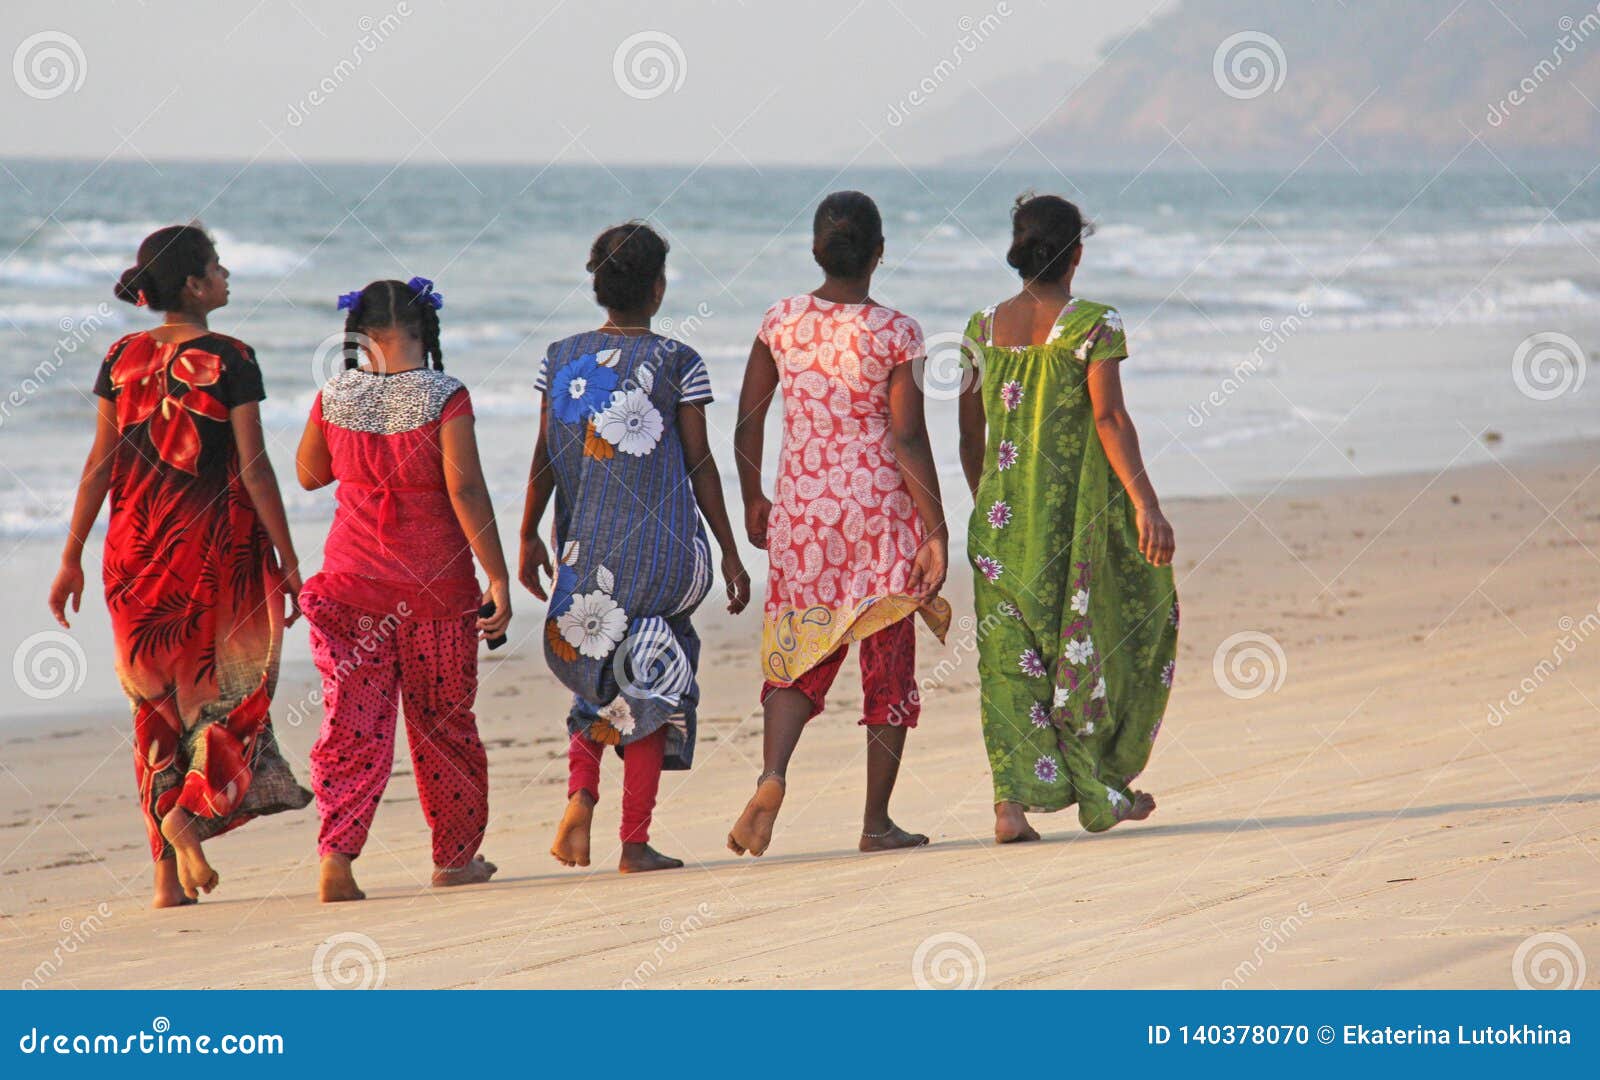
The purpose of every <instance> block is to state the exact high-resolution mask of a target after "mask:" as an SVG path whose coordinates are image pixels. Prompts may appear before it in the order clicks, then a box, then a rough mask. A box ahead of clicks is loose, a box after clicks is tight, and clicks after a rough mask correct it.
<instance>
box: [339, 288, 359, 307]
mask: <svg viewBox="0 0 1600 1080" xmlns="http://www.w3.org/2000/svg"><path fill="white" fill-rule="evenodd" d="M360 302H361V290H360V289H357V290H356V291H355V292H347V293H344V294H343V295H341V296H340V297H339V307H338V308H337V310H339V311H354V310H355V308H356V305H357V304H359V303H360Z"/></svg>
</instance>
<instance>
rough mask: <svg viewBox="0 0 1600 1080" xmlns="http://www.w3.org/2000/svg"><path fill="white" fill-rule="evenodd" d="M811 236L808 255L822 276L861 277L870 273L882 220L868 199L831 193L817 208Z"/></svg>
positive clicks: (855, 194) (857, 194)
mask: <svg viewBox="0 0 1600 1080" xmlns="http://www.w3.org/2000/svg"><path fill="white" fill-rule="evenodd" d="M811 235H812V241H811V253H812V255H813V257H814V258H815V259H816V260H817V265H818V266H820V267H822V269H823V270H824V271H825V272H826V273H828V274H830V275H832V276H834V277H842V278H859V277H863V276H865V275H866V274H867V273H869V272H870V271H871V270H872V260H873V259H874V258H875V257H876V256H877V254H878V246H879V245H880V244H882V243H883V216H882V215H881V214H879V213H878V204H877V203H875V202H873V201H872V199H871V198H870V197H869V196H867V195H864V194H862V193H861V192H859V191H835V192H834V193H833V194H832V195H829V196H828V197H827V198H825V199H823V200H822V202H821V203H820V204H818V206H817V213H816V216H815V217H814V218H812V221H811Z"/></svg>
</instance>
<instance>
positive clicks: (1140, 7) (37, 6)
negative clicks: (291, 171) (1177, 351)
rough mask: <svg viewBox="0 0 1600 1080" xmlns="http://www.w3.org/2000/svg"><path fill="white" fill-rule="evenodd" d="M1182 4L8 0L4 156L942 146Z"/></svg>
mask: <svg viewBox="0 0 1600 1080" xmlns="http://www.w3.org/2000/svg"><path fill="white" fill-rule="evenodd" d="M1168 6H1170V3H1167V4H1163V3H1161V2H1159V0H1135V2H1134V3H1131V4H1130V3H1113V2H1109V0H1097V2H1075V3H1073V2H1068V3H1063V2H1059V0H809V2H806V3H767V2H761V0H743V2H736V0H700V2H686V0H652V2H649V3H644V2H639V0H636V2H632V3H622V2H617V0H564V2H560V3H553V2H549V0H535V2H531V3H530V2H525V0H523V2H512V0H484V2H471V0H457V2H454V3H450V4H446V3H444V2H442V0H261V2H259V3H253V2H251V0H238V2H226V3H224V2H218V0H181V2H168V0H99V2H84V0H76V2H62V0H6V5H5V7H6V19H5V20H4V29H3V31H0V43H3V46H4V49H3V54H0V55H3V56H6V57H10V58H11V59H12V61H13V63H12V75H13V77H12V78H11V79H7V80H3V81H0V157H6V156H30V157H41V156H43V157H48V156H64V157H89V158H94V159H99V158H103V157H106V156H114V157H120V158H137V157H138V156H140V155H143V156H147V157H150V158H170V157H202V158H230V159H232V158H238V159H245V160H248V159H252V158H258V157H259V158H260V159H262V160H284V159H292V158H293V157H296V156H299V157H302V158H305V159H307V160H329V159H345V160H348V159H357V160H367V161H384V162H392V161H397V160H403V159H409V160H412V161H420V162H427V161H439V160H441V159H443V158H449V159H450V160H452V161H456V162H467V161H540V162H542V161H550V160H563V161H574V162H578V161H584V162H586V161H592V160H595V159H600V160H604V161H606V162H607V163H612V162H624V163H631V162H661V161H669V162H684V163H689V164H695V163H699V162H702V161H712V162H723V163H733V162H739V161H741V160H749V161H751V162H754V163H757V164H761V163H765V162H809V163H815V162H818V161H828V162H838V163H841V164H842V163H843V162H844V161H848V160H851V159H852V158H855V156H856V155H857V154H859V155H860V157H859V158H856V160H858V161H860V162H862V163H869V162H870V163H889V162H892V161H893V160H894V158H895V157H897V156H898V157H900V158H902V159H904V160H906V161H922V160H931V159H936V158H937V157H939V156H942V155H944V154H949V153H955V152H959V151H963V150H967V149H970V148H971V147H972V146H973V145H974V144H981V145H990V144H1002V145H1003V144H1007V143H1010V142H1011V141H1012V140H1013V139H1014V138H1015V131H1014V130H1013V129H1012V126H1011V125H1013V124H1020V125H1022V126H1026V125H1027V124H1029V123H1031V122H1032V120H1033V119H1035V118H1037V117H1038V116H1040V115H1042V114H1044V113H1045V112H1047V111H1048V110H1049V109H1050V108H1051V107H1052V106H1053V105H1054V104H1056V103H1057V102H1058V101H1059V100H1060V99H1061V97H1062V96H1063V95H1064V94H1065V93H1066V90H1067V88H1068V87H1069V86H1070V85H1071V83H1070V81H1069V80H1068V78H1067V72H1068V71H1069V70H1070V69H1071V68H1073V67H1082V66H1083V65H1086V64H1089V63H1092V62H1093V60H1094V57H1095V55H1096V50H1097V49H1098V48H1099V47H1100V46H1101V45H1102V43H1105V42H1107V41H1108V40H1110V41H1114V40H1115V38H1116V37H1117V36H1120V35H1121V34H1123V33H1125V32H1126V31H1127V30H1128V29H1129V28H1130V27H1131V26H1132V25H1133V24H1134V23H1135V22H1137V21H1139V20H1141V19H1143V18H1144V17H1145V16H1147V15H1148V14H1149V13H1150V12H1151V11H1154V10H1159V9H1161V8H1164V7H1168ZM636 34H646V35H647V36H645V37H643V38H641V39H639V40H638V41H637V43H636V45H635V47H634V49H633V50H632V52H631V53H627V52H625V53H623V54H622V55H621V57H620V60H621V73H620V77H619V73H618V63H617V62H618V60H619V54H618V50H619V47H621V46H622V45H623V44H624V42H625V41H627V40H628V39H629V38H630V37H633V36H634V35H636ZM63 36H65V38H64V37H63ZM68 39H69V40H68ZM341 64H342V68H341ZM1020 76H1026V78H1022V77H1020ZM80 79H81V84H80V81H79V80H80ZM930 88H931V89H930ZM974 88H976V89H974ZM630 89H631V90H632V93H631V94H630V93H629V92H628V91H629V90H630ZM25 91H31V93H29V92H25ZM915 94H921V95H922V96H923V100H922V101H920V102H918V101H916V100H915ZM317 95H320V97H321V100H320V101H318V100H316V97H317ZM1002 112H1003V113H1004V114H1005V115H1004V116H1003V115H1002ZM1008 118H1009V119H1008Z"/></svg>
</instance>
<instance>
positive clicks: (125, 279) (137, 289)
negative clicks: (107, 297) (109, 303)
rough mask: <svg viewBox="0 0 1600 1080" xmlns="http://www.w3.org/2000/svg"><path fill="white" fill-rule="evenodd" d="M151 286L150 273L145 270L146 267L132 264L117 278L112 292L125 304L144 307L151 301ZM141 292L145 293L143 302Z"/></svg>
mask: <svg viewBox="0 0 1600 1080" xmlns="http://www.w3.org/2000/svg"><path fill="white" fill-rule="evenodd" d="M151 286H152V282H151V281H150V275H149V274H148V273H147V272H146V271H145V268H144V267H142V266H130V267H128V268H127V269H126V270H124V271H123V272H122V276H121V277H120V278H118V279H117V284H116V286H115V287H114V288H113V289H112V293H113V294H114V295H115V296H116V298H117V299H118V300H121V301H122V302H123V303H125V304H133V305H135V306H136V307H142V306H144V304H147V303H149V302H150V299H151V297H150V289H151ZM140 293H143V294H144V300H143V302H141V301H140V299H139V294H140Z"/></svg>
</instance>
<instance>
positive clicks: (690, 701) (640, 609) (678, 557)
mask: <svg viewBox="0 0 1600 1080" xmlns="http://www.w3.org/2000/svg"><path fill="white" fill-rule="evenodd" d="M535 385H536V386H537V388H538V389H539V391H540V392H541V393H543V394H544V396H545V407H546V408H547V409H548V411H549V426H548V432H547V437H548V446H549V453H550V462H551V466H552V467H553V469H554V471H555V477H556V481H555V503H556V514H555V518H556V520H555V547H554V548H553V549H552V550H553V554H554V556H555V559H556V562H557V573H556V583H555V588H554V589H553V591H552V592H551V596H550V610H549V615H548V618H547V620H546V623H545V635H544V640H545V658H546V660H548V661H549V664H550V668H551V670H552V671H553V672H554V673H555V674H556V677H557V678H559V679H560V680H561V681H562V683H563V684H564V685H565V686H566V687H567V688H568V689H570V690H571V691H572V692H573V703H572V709H571V711H570V712H569V713H568V716H567V729H568V731H569V732H570V733H571V734H574V735H578V734H582V735H586V736H588V737H589V738H591V739H594V740H595V741H596V742H600V743H605V744H609V745H613V746H626V745H627V744H629V743H631V742H636V741H638V740H639V739H642V738H645V737H646V736H648V735H651V734H653V733H655V731H657V730H658V729H659V728H661V727H663V726H666V727H667V745H666V757H665V767H666V768H668V769H687V768H688V767H689V766H690V764H691V763H692V762H693V759H694V743H695V711H696V706H697V705H698V703H699V697H700V689H699V685H698V683H697V682H696V678H695V674H696V670H697V668H698V667H699V662H700V639H699V638H698V637H697V636H696V635H695V632H694V627H693V626H692V625H690V622H689V617H690V615H691V614H692V613H693V612H694V610H695V608H696V607H698V606H699V604H700V601H701V600H703V599H705V596H706V593H707V592H709V591H710V588H711V580H712V562H711V547H710V544H709V543H708V541H707V539H706V530H705V526H704V524H703V522H702V521H701V518H700V508H699V505H698V504H697V503H696V501H695V497H694V489H693V488H692V487H691V485H690V483H689V475H688V468H687V466H686V465H685V463H684V457H683V442H682V439H681V437H680V435H679V432H678V406H680V405H683V404H695V403H704V402H708V401H710V400H711V383H710V380H709V378H708V377H707V375H706V367H705V362H704V361H703V360H702V359H701V358H700V356H699V354H698V353H696V352H695V351H694V350H693V349H691V348H690V347H689V346H687V345H685V344H684V343H683V342H681V341H674V340H673V339H671V338H666V337H661V336H660V335H658V334H653V333H651V334H641V335H626V336H624V335H618V334H602V333H600V332H598V331H589V332H587V333H583V334H577V335H574V336H573V337H569V338H564V339H563V340H561V341H557V342H555V343H554V344H552V345H551V346H550V348H549V350H548V351H547V352H546V354H545V359H544V363H543V365H541V367H540V369H539V377H538V381H537V383H536V384H535Z"/></svg>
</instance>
